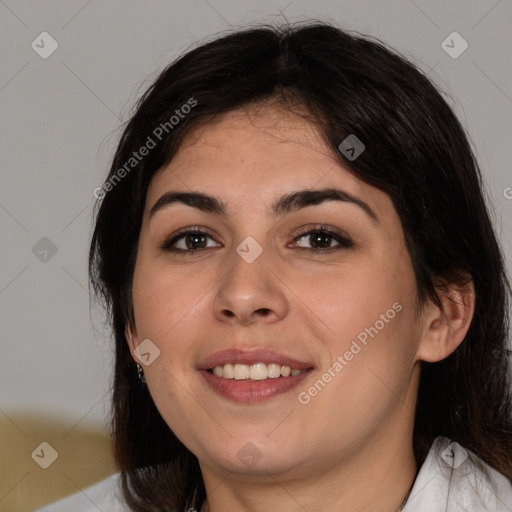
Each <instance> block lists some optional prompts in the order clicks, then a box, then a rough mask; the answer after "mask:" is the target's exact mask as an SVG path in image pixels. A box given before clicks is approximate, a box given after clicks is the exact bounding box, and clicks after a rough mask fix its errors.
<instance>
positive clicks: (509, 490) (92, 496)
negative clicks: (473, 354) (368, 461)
mask: <svg viewBox="0 0 512 512" xmlns="http://www.w3.org/2000/svg"><path fill="white" fill-rule="evenodd" d="M471 456H472V457H474V458H475V459H477V457H476V456H475V455H473V454H472V453H471V452H468V451H467V450H465V449H464V448H463V447H461V446H460V445H459V444H457V443H452V442H451V441H450V440H449V439H447V438H446V437H437V438H436V439H435V440H434V442H433V444H432V447H431V448H430V451H429V453H428V455H427V458H426V459H425V462H424V463H423V464H422V466H421V468H420V471H419V472H418V475H417V476H416V479H415V481H414V485H413V487H412V489H411V492H410V494H409V497H408V499H407V502H406V503H405V505H404V507H403V509H402V512H512V484H511V483H510V482H509V481H508V480H507V478H506V477H505V476H504V475H502V474H501V473H498V472H497V471H496V470H494V469H492V468H491V467H490V466H488V465H487V464H485V463H484V462H482V461H481V462H482V464H483V465H484V466H485V467H487V468H488V470H489V474H490V478H489V479H488V478H487V477H486V476H485V475H484V473H483V472H482V471H480V469H478V467H477V466H475V464H474V463H473V461H472V460H471ZM118 480H119V473H116V474H114V475H111V476H109V477H108V478H106V479H105V480H102V481H101V482H98V483H97V484H95V485H93V486H91V487H88V488H87V489H84V490H83V491H82V492H79V493H77V494H73V495H72V496H68V497H67V498H64V499H63V500H60V501H57V502H55V503H52V504H50V505H47V506H46V507H44V508H41V509H38V510H37V511H36V512H98V510H101V511H102V512H127V506H126V505H125V504H124V502H123V500H122V498H121V491H120V489H119V486H118Z"/></svg>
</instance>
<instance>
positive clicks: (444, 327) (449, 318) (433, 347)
mask: <svg viewBox="0 0 512 512" xmlns="http://www.w3.org/2000/svg"><path fill="white" fill-rule="evenodd" d="M436 288H437V291H438V296H439V299H440V300H441V303H442V306H443V307H442V309H440V308H439V307H438V306H437V305H436V304H434V303H433V302H431V301H429V303H428V305H426V306H425V309H424V311H423V313H422V322H423V327H424V330H423V335H422V338H421V340H420V343H419V345H418V351H417V353H416V359H417V360H421V361H426V362H429V363H435V362H437V361H441V360H443V359H445V358H446V357H448V356H449V355H450V354H451V353H452V352H454V351H455V349H456V348H457V347H458V346H459V345H460V344H461V343H462V341H463V339H464V336H466V333H467V332H468V329H469V326H470V324H471V320H472V318H473V313H474V310H475V288H474V284H473V280H472V279H471V277H469V279H468V281H467V282H466V283H465V284H464V285H455V284H448V285H442V286H438V287H436Z"/></svg>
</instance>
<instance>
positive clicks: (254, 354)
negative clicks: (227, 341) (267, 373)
mask: <svg viewBox="0 0 512 512" xmlns="http://www.w3.org/2000/svg"><path fill="white" fill-rule="evenodd" d="M228 363H232V364H236V363H238V364H247V365H251V364H256V363H266V364H270V363H276V364H280V365H281V366H289V367H290V368H292V369H296V370H307V369H309V368H312V367H313V364H312V363H308V362H304V361H299V360H297V359H294V358H293V357H288V356H286V355H284V354H280V353H279V352H276V351H275V350H272V349H267V348H256V349H252V350H242V349H238V348H228V349H225V350H220V351H218V352H214V353H213V354H210V355H209V356H208V357H206V358H205V359H203V360H202V361H201V362H200V363H199V364H198V369H199V370H210V369H212V368H215V367H216V366H224V365H225V364H228Z"/></svg>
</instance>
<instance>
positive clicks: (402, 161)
mask: <svg viewBox="0 0 512 512" xmlns="http://www.w3.org/2000/svg"><path fill="white" fill-rule="evenodd" d="M191 99H192V100H193V101H194V102H196V103H194V105H195V106H194V107H193V108H191V109H189V112H188V113H187V114H186V115H184V116H182V117H183V118H180V120H179V122H178V123H176V124H174V122H173V123H170V122H169V120H170V118H171V116H172V115H173V114H174V113H175V112H176V109H180V107H181V106H182V105H184V104H187V102H189V105H190V104H192V103H191ZM265 101H278V102H280V104H281V105H282V106H283V107H284V108H289V109H292V108H293V106H294V105H300V106H302V107H305V108H306V111H307V112H309V113H310V114H311V120H312V122H315V124H316V125H317V126H318V129H319V130H320V132H321V133H322V135H323V137H324V139H325V141H326V143H327V144H328V147H330V148H331V149H332V151H333V154H336V155H337V157H338V158H339V159H340V162H341V163H342V164H343V165H344V166H345V168H347V169H348V170H349V171H350V172H352V173H353V174H354V175H355V176H356V177H358V178H359V179H361V180H363V181H364V182H366V183H368V184H370V185H373V186H375V187H377V188H378V189H380V190H382V191H384V192H385V193H386V194H388V195H389V196H390V197H391V199H392V201H393V203H394V206H395V208H396V211H397V212H398V215H399V217H400V219H401V222H402V226H403V230H404V233H405V237H406V242H407V245H408V249H409V251H410V255H411V259H412V262H413V267H414V272H415V277H416V283H417V291H418V296H417V299H418V304H419V305H420V306H421V305H424V304H425V303H426V301H427V300H431V301H433V302H434V303H436V304H437V305H439V306H441V303H440V301H439V297H438V295H437V293H436V283H439V282H446V283H455V284H460V285H462V284H464V282H465V281H467V276H468V275H470V276H471V278H472V279H473V282H474V286H475V292H476V305H475V312H474V317H473V320H472V323H471V325H470V328H469V331H468V333H467V335H466V337H465V339H464V341H463V342H462V343H461V345H460V346H459V347H458V348H457V350H455V352H454V353H453V354H452V355H450V356H449V357H447V358H446V359H445V360H443V361H440V362H438V363H423V364H422V370H421V382H420V387H419V392H418V403H417V412H416V418H415V425H414V438H413V447H414V453H415V456H416V460H417V463H418V465H419V464H422V462H423V461H424V459H425V457H426V454H427V453H428V451H429V449H430V446H431V444H432V442H433V440H434V439H435V437H437V436H440V435H442V436H446V437H448V438H450V439H452V440H453V441H457V442H458V443H459V444H461V445H462V446H464V447H465V448H467V449H469V450H471V451H473V452H474V453H475V454H476V455H478V456H479V457H480V458H481V459H483V460H484V461H485V462H487V463H488V464H489V465H490V466H492V467H494V468H495V469H496V470H498V471H500V472H501V473H503V474H504V475H506V477H507V478H509V479H510V480H511V481H512V436H511V434H512V412H511V409H512V400H511V391H510V389H511V387H510V355H509V354H510V352H509V351H508V350H507V340H508V327H509V326H508V314H509V309H508V308H509V295H510V285H509V282H508V280H507V276H506V272H505V267H504V261H503V256H502V253H501V250H500V247H499V244H498V242H497V240H496V236H495V233H494V230H493V227H492V224H491V221H490V218H489V212H488V209H487V207H486V204H485V200H484V197H483V192H482V190H483V184H482V179H481V175H480V171H479V168H478V164H477V162H476V160H475V158H474V155H473V152H472V150H471V147H470V145H469V143H468V139H467V137H466V135H465V133H464V130H463V128H462V127H461V125H460V123H459V121H458V120H457V118H456V116H455V115H454V113H453V112H452V110H451V109H450V107H449V106H448V104H447V103H446V101H445V100H444V99H443V97H442V95H441V94H440V92H439V91H438V90H437V88H436V87H435V86H434V85H433V84H432V83H431V82H430V80H429V79H428V78H427V77H426V76H425V74H424V73H422V72H421V70H419V69H418V68H417V67H416V66H415V65H414V64H412V63H411V62H409V61H408V60H407V59H405V58H404V57H402V56H401V55H400V54H398V53H397V52H395V51H394V50H392V49H389V48H388V47H386V46H385V45H384V44H383V43H382V42H380V41H378V40H375V39H373V38H370V37H368V36H361V35H360V34H356V33H354V32H348V31H345V30H341V29H339V28H337V27H335V26H333V25H330V24H324V23H318V22H311V23H304V24H299V25H296V26H290V25H287V26H267V25H265V26H260V27H255V28H246V29H242V30H237V31H235V32H233V33H229V34H227V35H226V34H224V35H222V36H221V37H216V38H215V39H214V40H212V41H210V42H208V43H204V44H202V45H200V46H198V47H196V48H195V49H193V50H191V51H189V52H187V53H185V54H184V55H183V56H181V57H180V58H178V59H177V60H176V61H175V62H173V63H172V64H170V65H169V66H168V67H167V68H166V69H164V70H163V71H162V72H161V74H160V75H159V76H158V78H157V79H156V81H155V82H154V83H153V84H152V85H151V87H150V88H149V89H148V90H147V91H146V92H145V94H144V95H143V96H142V98H141V99H140V100H139V101H138V103H137V105H136V109H135V113H134V114H133V116H132V117H131V119H130V120H129V122H128V123H127V125H126V127H125V129H124V132H123V134H122V137H121V140H120V142H119V145H118V147H117V151H116V153H115V156H114V159H113V162H112V167H111V170H110V173H109V176H108V178H107V182H108V180H111V181H110V183H111V186H110V187H109V188H108V191H106V193H104V194H103V195H104V197H103V198H102V201H101V203H99V204H98V211H97V217H96V224H95V229H94V234H93V237H92V242H91V247H90V255H89V257H90V262H89V265H90V279H91V283H92V285H93V288H94V291H95V292H96V294H97V296H100V297H102V298H103V299H104V301H105V303H106V306H107V308H108V312H109V319H110V321H111V325H112V328H113V332H114V337H115V343H116V353H115V358H116V364H115V375H114V382H113V394H112V400H113V402H112V420H111V421H112V423H111V425H112V440H113V448H114V454H115V459H116V462H117V465H118V467H119V469H120V471H121V477H122V488H123V494H124V498H125V500H126V501H127V503H128V505H129V506H130V508H131V509H132V510H133V511H139V512H142V511H145V512H147V511H155V512H156V511H159V512H162V511H164V510H167V511H170V510H186V509H187V508H188V507H196V508H197V509H199V508H200V505H201V502H202V500H203V499H204V498H205V488H204V484H203V480H202V476H201V472H200V469H199V465H198V460H197V458H196V457H195V456H194V455H193V454H192V453H191V452H190V451H189V450H188V449H187V448H186V447H185V446H184V445H183V444H182V443H181V442H180V441H179V440H178V439H177V438H176V436H175V435H174V434H173V432H172V431H171V430H170V428H169V427H168V425H167V424H166V423H165V421H164V420H163V419H162V417H161V416H160V413H159V412H158V410H157V409H156V407H155V405H154V403H153V401H152V399H151V396H150V394H149V392H148V389H147V388H146V387H144V386H142V385H141V384H140V383H139V381H138V379H137V373H136V369H135V368H136V367H135V363H134V361H133V359H132V357H131V355H130V352H129V350H128V345H127V343H126V340H125V326H126V325H132V326H133V324H134V315H133V306H132V294H131V285H132V278H133V271H134V265H135V257H136V251H137V244H138V237H139V232H140V228H141V222H142V214H143V211H144V206H145V200H146V193H147V189H148V185H149V182H150V180H151V178H152V176H153V175H154V174H155V172H156V171H158V170H159V169H160V168H162V166H164V165H165V164H167V163H168V162H169V161H170V160H171V159H172V158H173V155H174V154H175V153H176V151H177V149H178V148H179V146H180V144H181V142H182V141H183V140H184V138H185V136H186V135H187V134H188V133H190V131H191V129H193V128H195V127H197V126H198V125H199V124H200V123H208V122H209V121H211V120H212V119H214V118H216V117H217V116H219V115H222V114H224V113H227V112H229V111H232V110H234V109H237V108H239V107H241V106H243V105H248V104H251V103H257V102H265ZM163 123H167V125H165V126H167V130H165V132H162V137H161V140H158V143H157V144H156V147H155V148H153V149H151V151H149V153H148V154H147V156H145V157H144V158H141V159H140V161H138V162H137V163H136V165H133V169H132V168H131V167H130V169H129V172H125V173H122V174H123V177H122V179H121V180H117V181H116V183H115V184H113V182H112V178H113V177H114V175H116V173H117V176H118V177H119V172H118V171H119V169H121V168H123V166H124V167H125V169H127V168H126V163H127V162H128V161H130V158H131V157H132V156H133V152H134V151H137V150H138V149H139V148H140V147H142V146H143V145H145V144H146V143H147V141H148V137H151V136H152V138H153V139H155V138H156V137H155V130H156V129H157V127H159V126H163ZM171 124H172V126H171ZM157 133H160V132H157ZM350 134H356V135H357V137H358V138H359V139H360V140H361V141H363V142H364V144H365V145H366V149H365V151H364V152H363V153H362V154H361V155H360V156H359V157H358V158H357V159H356V160H353V161H349V160H348V159H345V158H344V157H343V156H342V155H341V153H340V152H339V150H338V146H339V144H340V142H341V141H343V140H344V139H345V138H346V137H347V136H348V135H350ZM132 163H133V162H132ZM106 190H107V189H106Z"/></svg>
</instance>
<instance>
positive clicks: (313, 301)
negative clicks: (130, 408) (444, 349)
mask: <svg viewBox="0 0 512 512" xmlns="http://www.w3.org/2000/svg"><path fill="white" fill-rule="evenodd" d="M356 135H357V134H356ZM340 142H341V141H340ZM363 142H364V143H365V144H366V151H368V152H371V146H372V145H371V141H363ZM375 160H377V159H375ZM325 189H337V190H339V192H338V199H335V198H334V197H335V195H334V194H331V196H329V195H327V194H326V195H323V196H318V197H317V200H314V199H315V196H312V195H309V191H320V190H325ZM301 191H308V194H303V195H302V196H301V195H298V196H295V194H298V193H299V192H301ZM171 192H172V193H197V194H204V195H207V196H209V197H212V198H215V199H216V201H218V202H219V203H220V204H221V205H223V207H224V212H223V213H222V212H220V211H217V209H214V208H213V207H212V205H213V203H212V204H211V202H212V200H202V201H198V200H196V201H193V202H192V201H188V204H185V203H187V201H185V202H181V201H179V200H176V201H172V200H171V198H170V197H169V196H167V200H160V199H161V198H162V196H164V194H169V193H171ZM290 197H291V198H292V199H288V200H287V198H290ZM351 198H352V199H351ZM340 199H343V200H340ZM276 204H277V205H278V206H277V207H276V208H274V205H276ZM155 205H156V207H155ZM215 205H217V203H215ZM185 228H186V229H188V230H191V231H194V230H197V229H198V228H199V229H200V230H201V231H205V232H207V234H206V235H204V234H189V235H186V234H185V235H183V236H180V237H178V238H176V239H175V240H174V242H173V238H175V237H176V234H177V233H178V231H180V230H185ZM314 230H317V231H320V233H317V234H315V233H313V234H312V233H309V234H308V232H310V231H314ZM166 242H167V243H166ZM169 242H173V243H169ZM164 247H166V248H164ZM308 249H309V250H308ZM415 297H416V285H415V279H414V274H413V269H412V264H411V260H410V257H409V254H408V251H407V249H406V245H405V242H404V234H403V231H402V227H401V223H400V220H399V217H398V216H397V213H396V211H395V209H394V206H393V204H392V202H391V200H390V198H389V197H388V196H387V195H386V194H385V193H383V192H381V191H379V190H378V189H376V188H374V187H372V186H370V185H367V184H365V183H363V182H362V181H360V180H359V179H357V178H356V177H354V176H353V175H352V174H350V173H349V172H347V170H345V169H344V167H343V165H342V164H340V161H339V158H336V157H335V155H333V154H332V152H331V151H330V150H329V149H328V148H327V146H326V145H325V143H324V142H323V140H322V138H321V137H320V135H319V133H318V131H317V129H316V128H315V127H314V126H313V125H312V124H310V123H308V122H307V121H306V120H304V119H303V118H301V117H299V116H296V115H294V114H291V113H289V112H286V111H284V110H282V109H280V108H278V107H272V106H266V107H260V108H259V110H256V108H255V107H252V108H245V109H240V110H237V111H235V112H232V113H230V114H227V115H225V116H223V117H222V118H221V119H220V121H218V122H216V123H214V124H208V125H206V126H205V127H202V128H201V129H198V130H196V131H195V132H194V134H193V136H189V137H188V138H187V139H186V141H185V143H184V144H183V145H182V147H181V148H180V150H179V152H178V153H177V154H176V156H175V157H174V158H173V160H172V162H171V163H170V164H169V165H168V166H167V167H165V168H164V169H162V170H160V171H159V172H158V173H157V174H156V175H155V176H154V178H153V180H152V182H151V184H150V187H149V190H148V193H147V201H146V209H145V213H144V219H143V225H142V229H141V233H140V240H139V246H138V255H137V262H136V267H135V273H134V281H133V301H134V311H135V321H136V329H135V330H134V331H133V332H132V336H133V343H132V344H131V349H132V355H134V357H135V354H137V352H134V351H133V349H134V348H136V347H137V346H138V345H139V344H140V343H142V342H143V341H144V340H150V341H145V343H144V344H143V345H142V346H141V348H140V349H139V350H141V349H142V350H141V352H142V353H143V354H145V355H144V356H143V358H142V361H145V362H146V364H147V362H149V363H150V364H147V365H146V366H144V373H145V376H146V380H147V385H148V387H149V391H150V393H151V396H152V398H153V400H154V402H155V404H156V406H157V408H158V410H159V411H160V413H161V415H162V417H163V418H164V419H165V421H166V422H167V424H168V425H169V427H170V428H171V429H172V430H173V431H174V433H175V434H176V435H177V437H178V438H179V439H180V440H181V441H182V442H183V443H184V444H185V445H186V446H187V447H188V448H189V449H190V450H191V451H192V452H193V453H194V454H196V455H197V457H198V458H199V460H200V463H201V465H202V467H203V468H211V469H214V470H216V471H226V472H227V471H229V472H232V473H234V474H238V477H239V478H244V476H243V475H244V474H251V475H252V477H253V478H254V476H255V475H256V474H258V473H260V474H261V475H267V474H268V473H272V474H273V475H281V476H283V477H284V475H288V476H290V477H292V476H299V475H312V474H317V475H318V474H320V472H321V471H324V470H325V468H326V467H328V468H331V467H334V466H335V465H336V464H338V463H340V461H343V460H347V458H350V457H352V456H353V455H354V454H356V453H358V454H361V453H363V452H365V451H366V453H367V455H368V456H369V457H371V456H373V455H372V454H375V453H376V452H375V451H377V452H378V451H379V450H380V452H382V450H385V449H386V448H385V447H386V446H390V445H392V443H389V442H390V441H391V440H392V439H401V440H403V439H404V435H406V433H407V432H409V431H410V429H411V426H412V422H413V416H414V414H413V409H414V402H415V391H416V386H417V381H418V376H419V366H418V364H415V363H416V359H417V351H418V345H419V342H420V340H421V337H422V333H423V329H424V327H423V326H422V325H421V324H420V322H418V321H417V320H415ZM147 354H149V355H147ZM135 359H140V357H135ZM256 363H263V365H258V364H256ZM235 365H237V366H235ZM214 367H217V369H214ZM291 370H302V373H299V374H298V375H295V374H296V373H297V372H296V371H294V372H293V375H290V376H287V375H288V374H289V372H290V371H291ZM212 372H213V373H212ZM247 377H249V379H248V378H247ZM251 377H252V378H251ZM260 379H261V380H260ZM386 443H388V444H386Z"/></svg>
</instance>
